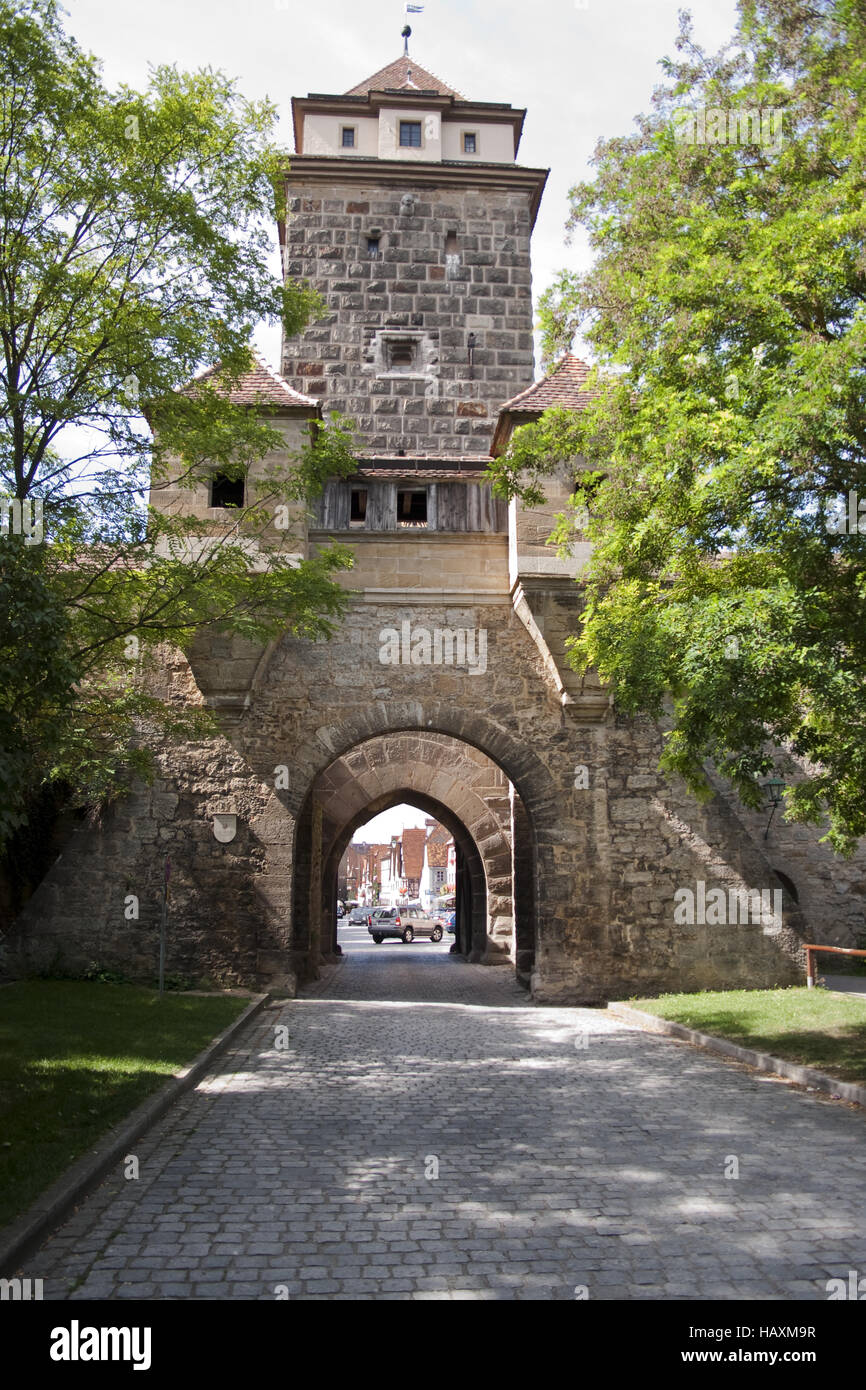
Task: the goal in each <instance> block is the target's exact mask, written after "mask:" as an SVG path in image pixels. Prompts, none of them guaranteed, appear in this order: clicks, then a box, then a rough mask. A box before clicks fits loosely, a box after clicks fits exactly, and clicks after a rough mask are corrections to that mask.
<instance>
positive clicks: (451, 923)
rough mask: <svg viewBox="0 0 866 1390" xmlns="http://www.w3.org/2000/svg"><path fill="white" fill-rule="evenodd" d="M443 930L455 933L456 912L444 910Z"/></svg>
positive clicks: (454, 934) (453, 934)
mask: <svg viewBox="0 0 866 1390" xmlns="http://www.w3.org/2000/svg"><path fill="white" fill-rule="evenodd" d="M445 930H446V931H447V932H450V933H451V935H452V936H456V934H457V913H456V912H446V914H445Z"/></svg>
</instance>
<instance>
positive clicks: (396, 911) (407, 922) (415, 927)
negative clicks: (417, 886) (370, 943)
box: [367, 906, 442, 946]
mask: <svg viewBox="0 0 866 1390" xmlns="http://www.w3.org/2000/svg"><path fill="white" fill-rule="evenodd" d="M367 931H368V932H369V933H370V935H371V936H372V938H373V940H374V941H375V943H376V945H377V946H380V945H381V944H382V942H383V941H384V940H385V937H386V936H390V937H396V938H397V939H398V940H400V941H403V942H405V943H406V945H408V944H409V942H410V941H414V940H415V937H416V936H417V937H422V938H425V937H426V938H427V939H428V940H430V941H441V940H442V920H441V918H439V917H437V916H435V914H433V913H430V912H425V911H424V909H423V908H421V907H414V906H409V907H374V908H373V910H372V912H371V913H370V914H369V916H368V918H367Z"/></svg>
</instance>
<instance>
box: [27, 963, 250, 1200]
mask: <svg viewBox="0 0 866 1390" xmlns="http://www.w3.org/2000/svg"><path fill="white" fill-rule="evenodd" d="M248 1002H249V1001H248V1000H247V999H244V998H238V997H229V996H223V997H214V998H190V997H187V996H182V995H172V994H167V995H165V996H164V997H163V999H162V1000H161V1001H160V999H159V998H158V996H157V994H156V993H155V991H154V990H151V989H142V988H139V987H138V986H136V985H117V984H101V983H86V982H79V981H68V980H23V981H20V982H18V983H16V984H13V985H8V986H6V987H4V988H2V989H0V1225H5V1224H6V1223H7V1222H9V1221H11V1220H12V1219H13V1218H14V1217H15V1216H17V1215H19V1213H20V1212H22V1211H24V1210H26V1208H27V1207H28V1206H29V1205H30V1203H31V1202H33V1201H34V1200H35V1199H36V1197H37V1196H38V1195H39V1193H40V1192H41V1191H43V1189H44V1188H45V1187H47V1186H48V1185H49V1183H51V1182H53V1181H54V1179H55V1178H57V1177H59V1176H60V1174H61V1173H62V1172H63V1171H64V1169H65V1168H67V1167H68V1166H69V1164H70V1163H72V1162H73V1161H74V1160H75V1159H76V1158H79V1157H80V1156H81V1154H82V1153H84V1152H85V1150H86V1149H87V1148H88V1147H90V1146H91V1145H92V1144H93V1143H94V1141H95V1140H96V1139H98V1138H99V1137H100V1136H101V1135H103V1134H104V1133H105V1132H106V1130H108V1129H110V1128H111V1126H112V1125H114V1124H117V1122H118V1121H119V1120H122V1119H123V1117H124V1116H125V1115H127V1114H128V1113H129V1111H130V1110H133V1109H134V1108H135V1106H136V1105H139V1104H140V1103H141V1101H143V1100H145V1099H146V1098H147V1096H149V1095H150V1094H151V1093H152V1092H153V1091H155V1090H158V1089H159V1087H160V1086H162V1085H163V1083H164V1082H165V1081H166V1080H167V1079H168V1078H169V1077H170V1076H171V1075H172V1074H173V1073H174V1072H176V1071H178V1070H179V1069H180V1068H182V1067H184V1066H186V1065H187V1064H188V1063H189V1062H191V1061H192V1059H193V1058H194V1057H195V1056H196V1055H197V1053H199V1052H201V1050H202V1048H204V1047H206V1046H207V1044H208V1043H209V1042H210V1041H211V1040H212V1039H213V1038H214V1037H215V1036H216V1035H217V1034H218V1033H220V1032H222V1030H223V1028H225V1027H227V1025H228V1024H229V1023H231V1021H232V1019H234V1018H236V1017H237V1015H238V1014H239V1013H240V1012H241V1011H242V1010H243V1009H244V1008H245V1007H246V1005H247V1003H248Z"/></svg>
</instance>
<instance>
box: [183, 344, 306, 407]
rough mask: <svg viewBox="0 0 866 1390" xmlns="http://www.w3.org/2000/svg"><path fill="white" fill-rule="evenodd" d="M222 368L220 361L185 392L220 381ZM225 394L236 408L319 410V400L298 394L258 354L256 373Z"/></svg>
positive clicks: (202, 374) (203, 373)
mask: <svg viewBox="0 0 866 1390" xmlns="http://www.w3.org/2000/svg"><path fill="white" fill-rule="evenodd" d="M220 366H221V364H220V363H219V362H217V363H215V365H214V366H213V367H208V369H207V371H204V372H200V373H199V375H198V376H197V377H195V378H194V379H193V381H192V382H190V384H189V386H187V387H185V388H184V389H185V390H186V391H191V390H194V389H195V384H196V382H199V381H210V380H212V379H213V378H215V377H217V378H218V377H219V373H220ZM225 394H226V395H227V396H228V399H229V400H230V401H231V402H232V404H233V405H277V406H283V407H285V406H296V407H301V406H307V407H309V408H311V409H314V410H318V408H319V402H318V401H314V400H313V398H312V397H311V396H304V395H302V393H301V392H300V391H296V390H295V389H294V387H293V386H290V385H289V383H288V382H287V381H284V380H283V378H282V377H281V376H279V375H278V374H277V373H276V372H275V371H274V370H273V368H272V367H269V366H268V365H267V363H266V362H263V361H262V359H261V358H260V357H257V356H256V355H255V354H253V367H252V370H251V371H249V372H247V373H246V375H245V376H242V377H241V379H240V381H239V382H238V383H237V385H236V386H233V387H231V389H230V390H228V391H227V392H226V393H225Z"/></svg>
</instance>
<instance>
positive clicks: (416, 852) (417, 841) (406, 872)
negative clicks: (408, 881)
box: [403, 828, 427, 878]
mask: <svg viewBox="0 0 866 1390" xmlns="http://www.w3.org/2000/svg"><path fill="white" fill-rule="evenodd" d="M426 838H427V831H426V830H423V829H420V828H419V829H410V830H404V831H403V876H404V877H405V878H420V877H421V870H422V868H423V867H424V841H425V840H426Z"/></svg>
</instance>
